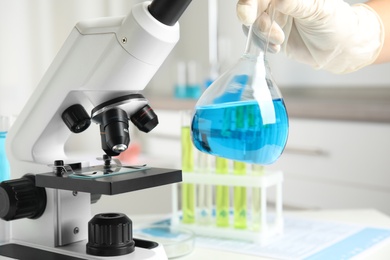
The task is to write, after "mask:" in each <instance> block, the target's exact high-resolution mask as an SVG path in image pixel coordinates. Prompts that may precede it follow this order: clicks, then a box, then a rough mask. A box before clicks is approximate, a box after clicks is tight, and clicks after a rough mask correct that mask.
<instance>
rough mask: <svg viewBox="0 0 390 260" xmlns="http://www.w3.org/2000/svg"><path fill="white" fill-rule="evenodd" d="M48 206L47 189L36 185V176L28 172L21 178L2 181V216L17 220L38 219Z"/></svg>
mask: <svg viewBox="0 0 390 260" xmlns="http://www.w3.org/2000/svg"><path fill="white" fill-rule="evenodd" d="M45 208H46V191H45V189H44V188H40V187H36V186H35V176H34V175H32V174H27V175H25V176H23V177H22V178H20V179H15V180H9V181H3V182H2V183H0V218H2V219H4V220H7V221H9V220H15V219H20V218H30V219H37V218H39V217H40V216H42V214H43V212H44V211H45Z"/></svg>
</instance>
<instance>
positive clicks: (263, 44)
mask: <svg viewBox="0 0 390 260" xmlns="http://www.w3.org/2000/svg"><path fill="white" fill-rule="evenodd" d="M242 30H243V31H244V34H245V35H246V36H248V33H249V27H248V26H245V25H243V26H242ZM253 33H254V32H253ZM253 36H254V37H253V38H252V41H253V42H254V43H255V44H256V45H257V46H259V47H260V48H261V49H263V50H265V49H267V52H270V53H278V52H279V51H280V44H274V43H271V42H267V37H266V36H265V35H264V34H262V33H260V34H256V33H254V35H253Z"/></svg>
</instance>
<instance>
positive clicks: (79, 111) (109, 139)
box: [62, 94, 158, 156]
mask: <svg viewBox="0 0 390 260" xmlns="http://www.w3.org/2000/svg"><path fill="white" fill-rule="evenodd" d="M91 114H92V115H91V118H92V121H93V122H95V123H96V124H99V126H100V136H101V145H102V149H103V151H104V152H105V153H106V154H107V155H109V156H118V155H119V154H120V153H121V152H124V151H126V150H127V148H128V147H129V143H130V135H129V121H130V120H131V122H132V123H133V124H134V125H135V126H136V127H137V128H138V129H139V130H140V131H142V132H145V133H148V132H150V131H151V130H152V129H153V128H155V127H156V126H157V124H158V117H157V115H156V114H155V113H154V111H153V109H152V108H151V107H150V106H149V105H148V101H147V100H146V99H145V98H144V96H142V95H141V94H128V95H124V96H121V97H117V98H114V99H111V100H109V101H106V102H104V103H102V104H100V105H98V106H96V107H95V108H94V109H93V110H92V112H91ZM62 119H63V121H64V123H65V124H66V125H67V126H68V128H69V129H70V130H71V131H72V132H73V133H80V132H82V131H84V130H86V129H87V128H88V127H89V125H90V121H91V120H90V118H89V116H88V114H87V112H86V111H85V109H84V108H83V107H82V106H81V105H79V104H77V105H73V106H71V107H69V108H68V109H66V110H65V111H64V113H63V114H62Z"/></svg>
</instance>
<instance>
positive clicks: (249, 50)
mask: <svg viewBox="0 0 390 260" xmlns="http://www.w3.org/2000/svg"><path fill="white" fill-rule="evenodd" d="M265 44H266V43H264V42H263V41H260V40H259V39H257V36H256V35H255V34H254V32H253V25H251V26H250V27H249V31H248V37H247V40H246V45H245V55H247V56H250V57H259V56H261V57H264V47H265V46H264V45H265Z"/></svg>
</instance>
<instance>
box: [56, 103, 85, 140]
mask: <svg viewBox="0 0 390 260" xmlns="http://www.w3.org/2000/svg"><path fill="white" fill-rule="evenodd" d="M61 117H62V120H63V121H64V123H65V124H66V126H67V127H68V128H69V130H70V131H72V132H73V133H76V134H78V133H81V132H83V131H85V130H86V129H87V128H88V127H89V126H90V125H91V118H90V117H89V115H88V113H87V111H85V109H84V107H83V106H82V105H79V104H76V105H73V106H70V107H68V108H67V109H66V110H65V111H64V112H63V113H62V115H61Z"/></svg>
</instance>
